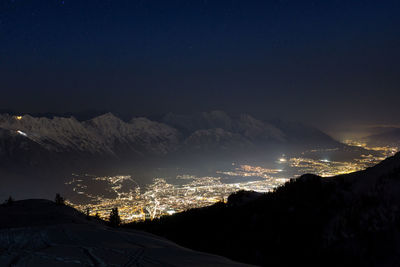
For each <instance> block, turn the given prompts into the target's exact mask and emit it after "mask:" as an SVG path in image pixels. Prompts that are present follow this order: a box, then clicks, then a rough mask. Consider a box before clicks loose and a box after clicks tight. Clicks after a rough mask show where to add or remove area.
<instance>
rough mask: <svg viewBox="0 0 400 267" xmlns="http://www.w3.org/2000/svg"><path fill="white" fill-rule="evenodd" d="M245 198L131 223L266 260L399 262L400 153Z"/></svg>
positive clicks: (201, 246) (234, 255)
mask: <svg viewBox="0 0 400 267" xmlns="http://www.w3.org/2000/svg"><path fill="white" fill-rule="evenodd" d="M243 198H244V199H246V193H245V192H242V193H239V194H236V195H232V196H231V197H230V198H229V199H228V203H227V204H224V203H218V204H215V205H213V206H211V207H207V208H202V209H194V210H189V211H187V212H183V213H180V214H176V215H173V216H170V217H163V218H161V219H159V220H155V221H151V222H145V223H140V224H131V225H128V226H127V227H133V228H138V229H144V230H146V231H149V232H152V233H154V234H157V235H161V236H164V237H167V238H168V239H170V240H173V241H174V242H177V243H178V244H181V245H184V246H187V247H190V248H193V249H197V250H201V251H206V252H211V253H216V254H220V255H224V256H227V257H229V258H231V259H234V260H238V261H242V262H247V263H252V264H258V265H264V266H304V265H306V266H400V210H399V207H400V154H397V155H395V156H394V157H391V158H389V159H387V160H385V161H383V162H382V163H380V164H378V165H377V166H375V167H373V168H369V169H367V170H365V171H362V172H358V173H354V174H350V175H342V176H337V177H332V178H321V177H319V176H315V175H304V176H302V177H300V178H299V179H296V180H292V181H290V182H288V183H286V184H285V185H284V186H282V187H280V188H278V189H277V190H276V191H275V192H271V193H267V194H263V195H262V196H259V197H257V198H256V199H254V200H251V198H249V197H247V199H250V200H248V201H240V200H241V199H243Z"/></svg>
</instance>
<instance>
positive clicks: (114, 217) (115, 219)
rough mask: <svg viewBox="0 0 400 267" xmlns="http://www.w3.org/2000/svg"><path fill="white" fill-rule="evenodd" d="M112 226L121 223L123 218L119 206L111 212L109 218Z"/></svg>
mask: <svg viewBox="0 0 400 267" xmlns="http://www.w3.org/2000/svg"><path fill="white" fill-rule="evenodd" d="M109 223H110V226H112V227H118V226H119V225H120V224H121V218H120V217H119V214H118V208H113V209H112V210H111V212H110V219H109Z"/></svg>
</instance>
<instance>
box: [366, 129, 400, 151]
mask: <svg viewBox="0 0 400 267" xmlns="http://www.w3.org/2000/svg"><path fill="white" fill-rule="evenodd" d="M362 141H364V142H366V143H367V144H369V145H370V146H390V147H400V128H395V127H390V128H383V129H381V131H380V132H379V133H377V134H373V135H369V136H367V137H364V138H363V139H362Z"/></svg>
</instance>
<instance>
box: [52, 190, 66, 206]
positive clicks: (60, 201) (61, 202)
mask: <svg viewBox="0 0 400 267" xmlns="http://www.w3.org/2000/svg"><path fill="white" fill-rule="evenodd" d="M54 202H56V204H57V205H65V199H64V198H63V197H62V196H61V195H60V194H58V193H57V194H56V198H55V200H54Z"/></svg>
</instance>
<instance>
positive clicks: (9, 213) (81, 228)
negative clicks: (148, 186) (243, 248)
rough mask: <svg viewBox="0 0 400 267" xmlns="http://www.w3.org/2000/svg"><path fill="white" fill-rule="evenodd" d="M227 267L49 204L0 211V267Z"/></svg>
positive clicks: (221, 260) (208, 257)
mask: <svg viewBox="0 0 400 267" xmlns="http://www.w3.org/2000/svg"><path fill="white" fill-rule="evenodd" d="M232 265H233V266H235V265H240V264H237V263H235V262H232V261H230V260H227V259H225V258H222V257H219V256H214V255H209V254H205V253H201V252H195V251H192V250H189V249H185V248H182V247H179V246H177V245H175V244H174V243H172V242H169V241H166V240H164V239H163V238H160V237H157V236H154V235H151V234H147V233H143V232H139V231H134V230H125V231H124V230H118V229H114V228H109V227H107V226H106V225H104V224H103V223H102V222H101V221H100V220H97V219H95V218H91V219H90V220H87V219H86V217H85V216H84V215H83V214H81V213H79V212H78V211H76V210H75V209H73V208H71V207H67V206H57V205H56V204H55V203H53V202H51V201H47V200H24V201H17V202H14V203H13V204H12V205H2V206H0V266H52V267H53V266H232Z"/></svg>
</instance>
